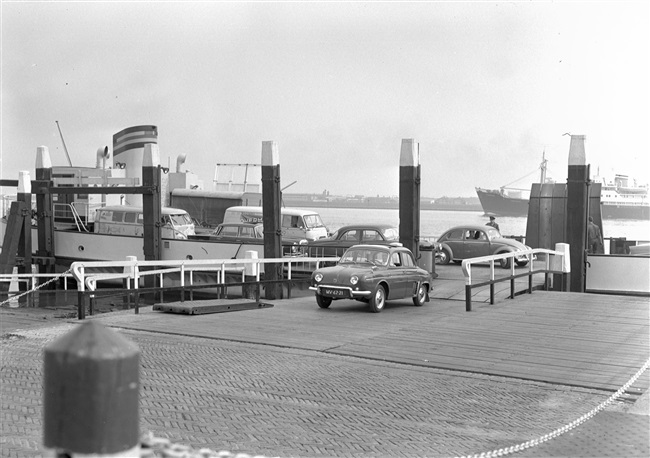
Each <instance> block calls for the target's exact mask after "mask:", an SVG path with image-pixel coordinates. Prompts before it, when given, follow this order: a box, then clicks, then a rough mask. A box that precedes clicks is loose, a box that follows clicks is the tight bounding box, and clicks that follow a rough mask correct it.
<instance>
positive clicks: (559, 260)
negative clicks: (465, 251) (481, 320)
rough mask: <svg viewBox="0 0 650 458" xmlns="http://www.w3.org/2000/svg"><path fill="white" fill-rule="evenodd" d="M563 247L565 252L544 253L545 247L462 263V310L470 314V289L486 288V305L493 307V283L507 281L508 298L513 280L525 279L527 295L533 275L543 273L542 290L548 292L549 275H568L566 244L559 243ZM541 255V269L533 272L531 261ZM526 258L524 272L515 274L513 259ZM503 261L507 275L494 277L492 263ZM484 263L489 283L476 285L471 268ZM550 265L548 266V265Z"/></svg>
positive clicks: (512, 286)
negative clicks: (508, 285)
mask: <svg viewBox="0 0 650 458" xmlns="http://www.w3.org/2000/svg"><path fill="white" fill-rule="evenodd" d="M560 245H564V246H565V247H566V251H554V250H547V249H545V248H533V249H530V250H525V251H516V252H510V253H503V254H497V255H492V256H481V257H477V258H470V259H465V260H463V263H462V270H463V275H464V276H465V310H466V311H468V312H471V311H472V288H478V287H482V286H487V285H489V286H490V304H491V305H493V304H494V285H495V284H496V283H500V282H505V281H509V282H510V296H509V297H510V299H514V297H515V294H516V293H515V280H516V279H517V278H521V277H528V288H527V292H528V293H529V294H531V293H532V292H533V275H535V274H542V273H543V274H544V289H545V290H548V284H549V282H548V276H549V274H561V275H566V274H568V273H569V272H570V267H569V262H568V253H569V250H568V245H566V244H560ZM540 254H542V255H544V258H545V264H544V268H543V269H537V270H535V265H534V262H533V261H534V260H535V259H536V258H537V255H540ZM521 256H526V257H528V264H527V265H526V272H524V273H516V272H515V266H516V264H517V263H516V258H518V257H521ZM503 259H506V260H508V263H509V273H508V275H505V276H502V277H499V278H497V277H496V276H495V263H496V262H499V264H500V263H501V260H503ZM484 263H488V264H489V267H490V278H489V280H484V281H479V282H478V283H474V282H473V277H472V266H474V265H475V264H484ZM551 264H552V265H551Z"/></svg>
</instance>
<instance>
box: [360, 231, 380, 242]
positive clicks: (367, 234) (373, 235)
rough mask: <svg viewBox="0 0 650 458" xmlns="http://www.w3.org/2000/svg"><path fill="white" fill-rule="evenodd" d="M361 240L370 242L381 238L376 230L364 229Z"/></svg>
mask: <svg viewBox="0 0 650 458" xmlns="http://www.w3.org/2000/svg"><path fill="white" fill-rule="evenodd" d="M361 240H362V241H364V242H370V241H375V240H382V238H381V235H380V234H379V232H377V231H373V230H365V231H363V233H362V235H361Z"/></svg>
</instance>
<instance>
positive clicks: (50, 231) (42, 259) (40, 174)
mask: <svg viewBox="0 0 650 458" xmlns="http://www.w3.org/2000/svg"><path fill="white" fill-rule="evenodd" d="M35 185H36V186H37V190H36V217H37V221H38V250H37V251H36V255H37V256H38V258H39V259H38V269H39V272H40V273H54V215H53V211H54V202H53V199H52V192H51V189H52V186H53V183H52V160H51V159H50V152H49V150H48V148H47V146H39V147H38V148H36V181H35Z"/></svg>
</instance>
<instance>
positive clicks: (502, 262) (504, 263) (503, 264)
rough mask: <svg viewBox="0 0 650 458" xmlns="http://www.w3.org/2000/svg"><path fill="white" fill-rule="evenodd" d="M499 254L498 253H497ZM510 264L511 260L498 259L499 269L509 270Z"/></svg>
mask: <svg viewBox="0 0 650 458" xmlns="http://www.w3.org/2000/svg"><path fill="white" fill-rule="evenodd" d="M499 254H500V253H499ZM511 262H512V259H511V258H506V259H499V264H500V265H501V267H503V268H504V269H509V268H510V263H511Z"/></svg>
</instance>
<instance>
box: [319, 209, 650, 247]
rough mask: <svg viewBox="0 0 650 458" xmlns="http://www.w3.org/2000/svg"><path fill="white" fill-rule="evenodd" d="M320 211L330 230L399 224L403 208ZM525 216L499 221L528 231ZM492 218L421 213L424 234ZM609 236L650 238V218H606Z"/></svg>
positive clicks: (511, 229)
mask: <svg viewBox="0 0 650 458" xmlns="http://www.w3.org/2000/svg"><path fill="white" fill-rule="evenodd" d="M312 210H315V211H317V212H318V213H320V215H321V217H322V218H323V222H324V223H325V225H326V226H327V227H328V228H329V229H330V230H332V231H333V230H336V229H338V228H339V227H341V226H345V225H347V224H363V223H388V224H393V225H395V226H399V210H397V209H380V210H375V209H373V210H367V209H358V208H312ZM526 220H527V218H525V217H499V218H497V222H498V223H499V227H500V228H501V233H502V234H504V235H521V236H525V235H526ZM488 221H489V219H488V218H487V217H486V216H483V212H482V211H477V212H471V211H442V210H440V211H439V210H422V212H421V215H420V234H421V235H422V236H427V237H428V236H436V237H437V236H440V235H442V233H443V232H444V231H446V230H447V229H449V228H450V227H453V226H458V225H461V224H485V223H487V222H488ZM602 229H603V236H604V237H605V238H612V237H625V238H627V239H628V240H644V241H648V240H650V221H647V220H645V221H636V220H604V221H603V228H602Z"/></svg>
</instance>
